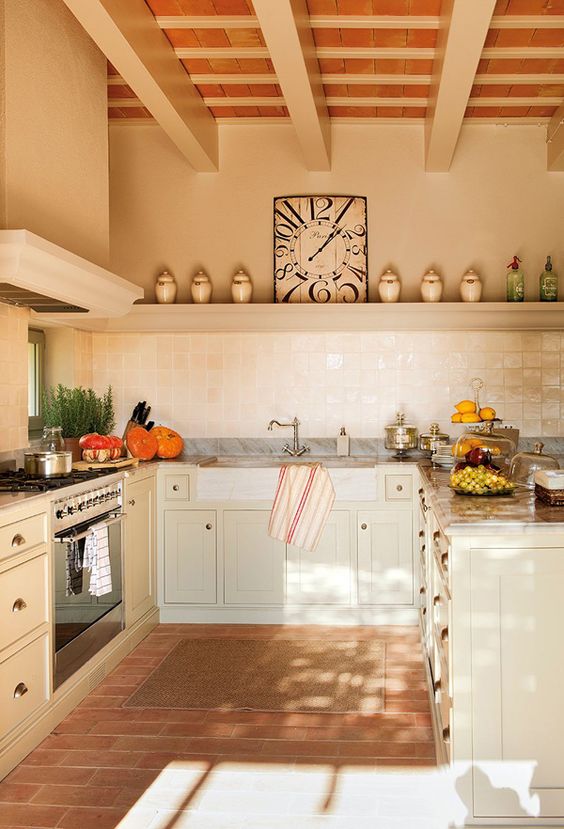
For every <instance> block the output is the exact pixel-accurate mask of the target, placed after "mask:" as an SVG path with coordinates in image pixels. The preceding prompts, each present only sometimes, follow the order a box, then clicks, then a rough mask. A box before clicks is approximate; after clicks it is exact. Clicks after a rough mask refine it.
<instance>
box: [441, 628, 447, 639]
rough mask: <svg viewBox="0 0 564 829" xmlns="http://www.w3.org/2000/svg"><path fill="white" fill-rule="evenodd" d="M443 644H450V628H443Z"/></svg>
mask: <svg viewBox="0 0 564 829" xmlns="http://www.w3.org/2000/svg"><path fill="white" fill-rule="evenodd" d="M441 642H448V628H447V627H446V628H443V629H442V630H441Z"/></svg>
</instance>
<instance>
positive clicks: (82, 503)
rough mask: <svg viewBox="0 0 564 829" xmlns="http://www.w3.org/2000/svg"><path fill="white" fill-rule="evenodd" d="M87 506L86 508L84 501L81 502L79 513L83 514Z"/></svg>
mask: <svg viewBox="0 0 564 829" xmlns="http://www.w3.org/2000/svg"><path fill="white" fill-rule="evenodd" d="M85 506H86V505H85V503H84V501H81V502H80V503H79V505H78V511H79V512H82V510H83V509H84V507H85Z"/></svg>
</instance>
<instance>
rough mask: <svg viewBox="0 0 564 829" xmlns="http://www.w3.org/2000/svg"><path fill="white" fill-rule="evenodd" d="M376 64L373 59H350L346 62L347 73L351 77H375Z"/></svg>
mask: <svg viewBox="0 0 564 829" xmlns="http://www.w3.org/2000/svg"><path fill="white" fill-rule="evenodd" d="M374 64H375V61H373V60H372V59H371V58H350V59H347V60H345V71H346V72H347V73H348V74H349V75H373V74H374V71H375V70H374ZM379 71H382V70H379Z"/></svg>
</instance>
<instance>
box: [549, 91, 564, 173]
mask: <svg viewBox="0 0 564 829" xmlns="http://www.w3.org/2000/svg"><path fill="white" fill-rule="evenodd" d="M546 166H547V169H548V170H549V171H550V172H554V173H561V172H563V171H564V104H562V106H560V107H558V109H557V110H556V112H555V113H554V115H553V116H552V118H551V119H550V122H549V124H548V127H547V129H546Z"/></svg>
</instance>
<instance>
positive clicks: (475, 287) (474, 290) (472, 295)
mask: <svg viewBox="0 0 564 829" xmlns="http://www.w3.org/2000/svg"><path fill="white" fill-rule="evenodd" d="M460 296H461V299H462V301H463V302H479V301H480V300H481V298H482V280H481V279H480V276H479V274H477V273H476V271H473V270H472V268H470V270H469V271H467V272H466V273H465V274H464V276H463V277H462V281H461V283H460Z"/></svg>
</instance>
